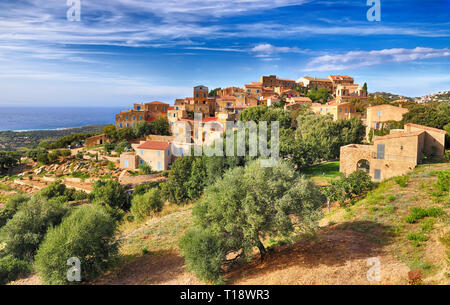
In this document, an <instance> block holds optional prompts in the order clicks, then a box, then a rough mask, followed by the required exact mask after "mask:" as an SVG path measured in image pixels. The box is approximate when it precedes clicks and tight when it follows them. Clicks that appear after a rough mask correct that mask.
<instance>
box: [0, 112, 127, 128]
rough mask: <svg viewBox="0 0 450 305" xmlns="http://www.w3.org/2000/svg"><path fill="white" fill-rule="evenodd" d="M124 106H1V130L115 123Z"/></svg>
mask: <svg viewBox="0 0 450 305" xmlns="http://www.w3.org/2000/svg"><path fill="white" fill-rule="evenodd" d="M121 110H124V109H123V107H97V108H95V107H7V106H0V131H5V130H12V131H30V130H58V129H67V128H74V127H82V126H86V125H103V124H114V122H115V115H116V114H117V113H118V112H120V111H121Z"/></svg>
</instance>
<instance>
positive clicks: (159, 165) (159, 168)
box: [158, 161, 161, 170]
mask: <svg viewBox="0 0 450 305" xmlns="http://www.w3.org/2000/svg"><path fill="white" fill-rule="evenodd" d="M158 170H161V162H159V161H158Z"/></svg>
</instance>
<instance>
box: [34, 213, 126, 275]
mask: <svg viewBox="0 0 450 305" xmlns="http://www.w3.org/2000/svg"><path fill="white" fill-rule="evenodd" d="M115 230H116V223H115V221H114V219H113V218H112V217H111V215H109V213H108V212H107V211H106V209H105V208H104V207H101V206H99V205H93V206H89V207H81V208H78V209H76V210H75V211H74V212H73V213H72V214H71V215H70V216H69V217H67V218H65V219H64V220H63V222H62V223H61V224H60V225H59V226H57V227H55V228H52V229H50V230H49V232H48V234H47V235H46V237H45V239H44V241H43V242H42V245H41V246H40V247H39V250H38V251H37V254H36V261H35V265H34V266H35V269H36V271H37V272H38V273H39V274H40V275H41V276H42V278H43V280H44V282H45V283H47V284H69V283H70V282H68V280H67V271H68V269H69V266H67V260H68V259H69V258H72V257H75V258H78V259H79V260H80V262H81V276H82V280H86V279H90V278H92V277H94V276H96V275H98V274H99V273H100V272H101V271H102V270H104V269H105V267H107V266H108V264H109V262H110V259H111V258H112V257H113V256H114V255H115V254H116V253H117V244H116V242H115V237H114V234H115ZM72 284H76V283H72Z"/></svg>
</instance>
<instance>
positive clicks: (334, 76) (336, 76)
mask: <svg viewBox="0 0 450 305" xmlns="http://www.w3.org/2000/svg"><path fill="white" fill-rule="evenodd" d="M330 77H331V79H333V80H344V79H346V80H352V79H353V77H350V76H348V75H330Z"/></svg>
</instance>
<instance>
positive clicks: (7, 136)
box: [0, 124, 106, 151]
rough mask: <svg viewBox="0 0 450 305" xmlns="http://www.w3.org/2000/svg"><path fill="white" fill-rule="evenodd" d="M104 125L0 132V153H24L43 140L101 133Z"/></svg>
mask: <svg viewBox="0 0 450 305" xmlns="http://www.w3.org/2000/svg"><path fill="white" fill-rule="evenodd" d="M104 126H106V125H104V124H101V125H98V124H96V125H87V126H82V127H73V128H70V127H69V128H59V129H40V130H28V131H11V130H6V131H0V151H3V150H6V151H24V150H27V149H30V148H35V147H37V146H38V145H39V143H40V142H41V141H43V140H47V141H55V140H57V139H58V138H61V137H64V136H67V135H69V134H76V133H90V134H96V133H101V132H102V130H103V127H104Z"/></svg>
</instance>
